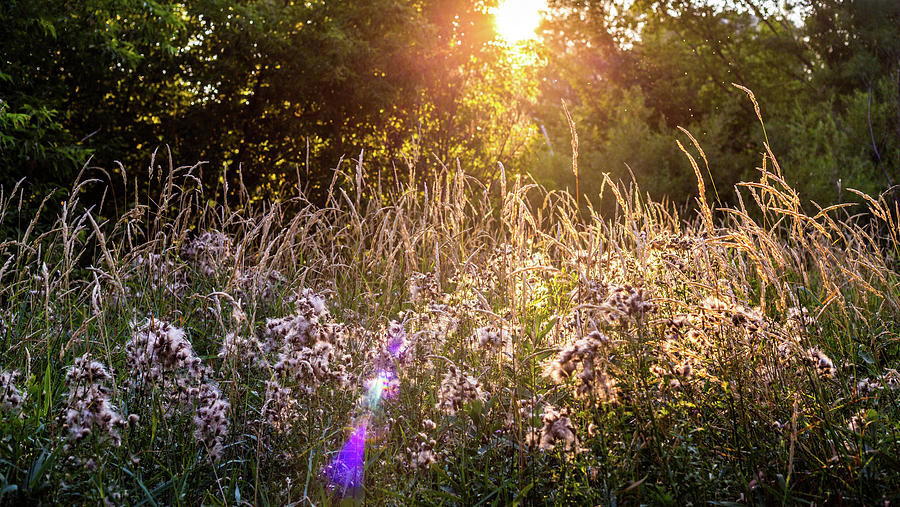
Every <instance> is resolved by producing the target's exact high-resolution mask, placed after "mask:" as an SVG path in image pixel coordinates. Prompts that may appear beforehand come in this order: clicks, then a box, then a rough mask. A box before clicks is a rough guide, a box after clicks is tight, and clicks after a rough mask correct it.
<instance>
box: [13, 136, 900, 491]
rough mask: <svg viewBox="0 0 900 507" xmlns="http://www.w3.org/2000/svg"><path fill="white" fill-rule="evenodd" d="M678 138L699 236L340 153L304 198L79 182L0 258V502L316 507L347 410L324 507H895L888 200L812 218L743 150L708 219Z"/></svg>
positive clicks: (770, 160) (897, 215)
mask: <svg viewBox="0 0 900 507" xmlns="http://www.w3.org/2000/svg"><path fill="white" fill-rule="evenodd" d="M692 141H694V140H693V138H692ZM693 144H694V148H695V150H697V151H696V153H697V155H699V157H697V156H695V155H692V154H691V152H690V150H688V149H686V148H683V149H684V150H685V153H686V154H688V156H689V157H691V162H692V164H693V165H694V167H695V170H696V174H697V177H698V179H699V188H700V191H701V192H700V194H699V199H698V207H697V210H698V211H697V214H696V215H695V216H679V214H678V213H677V212H676V211H675V210H674V209H673V208H672V207H671V206H667V205H664V204H661V203H657V202H652V201H650V200H649V199H648V198H646V197H645V196H643V195H642V194H641V193H640V191H639V189H638V188H635V187H625V186H622V185H618V184H616V183H615V182H612V181H607V184H606V185H605V187H604V194H603V195H600V196H594V198H593V204H592V202H591V200H588V201H587V202H585V201H582V202H581V204H580V205H579V204H578V202H577V201H578V199H577V198H576V196H573V195H570V194H567V193H565V192H559V191H547V190H545V189H543V188H541V187H540V186H538V185H536V184H533V183H530V182H529V181H528V179H527V178H524V177H522V176H521V175H509V174H506V173H505V172H501V176H500V180H499V182H495V184H492V185H489V186H486V185H484V184H482V183H481V182H479V181H477V180H476V179H473V178H470V177H468V176H466V175H465V174H463V173H462V172H455V171H444V172H442V173H440V174H435V175H433V177H431V178H430V180H429V182H428V184H427V185H415V184H413V183H404V182H402V181H394V182H392V183H391V184H390V185H388V184H385V183H383V182H382V180H381V179H380V178H379V177H378V173H377V172H374V171H372V170H371V168H367V167H366V166H365V164H364V163H363V162H362V161H361V160H360V161H359V162H358V163H357V165H356V167H355V168H354V170H353V171H352V172H351V173H350V174H343V173H340V172H336V173H335V179H334V182H333V184H332V185H331V188H330V189H329V192H328V197H327V200H326V204H325V205H324V206H316V205H313V204H312V202H311V201H310V200H309V199H307V198H306V196H305V195H304V193H303V191H302V190H301V189H298V190H297V192H296V195H295V196H293V197H286V198H285V199H284V200H282V201H275V202H263V203H259V202H251V200H250V199H249V196H248V194H247V192H246V191H241V192H238V195H239V196H240V197H239V198H237V199H236V200H234V201H229V200H227V199H225V200H222V199H219V200H218V202H216V200H214V199H211V198H210V196H208V195H207V194H205V192H207V191H208V189H204V188H202V186H201V185H200V184H199V179H198V178H197V177H196V172H197V171H198V169H199V166H194V167H175V166H174V165H173V164H172V163H171V161H170V162H169V164H168V167H165V169H162V168H159V166H157V165H156V164H155V163H154V165H153V166H152V167H151V170H150V171H149V173H148V178H149V180H150V181H149V183H146V182H145V184H147V185H148V187H147V188H156V189H158V192H157V193H156V194H155V195H152V196H151V195H149V193H148V192H147V191H142V190H141V189H140V188H139V186H138V184H137V183H136V182H135V180H134V179H132V180H130V181H128V180H127V179H126V181H125V182H124V188H126V189H127V192H126V194H127V195H126V196H124V197H123V196H116V198H126V199H127V200H128V201H129V202H130V203H131V204H130V205H129V206H128V209H127V211H126V212H124V213H122V214H121V215H120V216H118V217H115V218H104V217H101V216H99V215H98V214H97V213H96V212H95V211H94V209H93V208H87V209H85V207H83V206H81V205H80V203H79V189H80V188H82V187H85V186H88V185H102V183H101V182H99V181H94V180H87V181H79V182H76V184H75V186H74V187H73V190H72V191H71V192H70V193H69V198H68V200H67V201H65V202H63V203H62V204H61V212H60V213H59V216H58V217H56V221H55V224H54V226H53V227H52V228H49V230H39V229H38V228H37V227H36V224H37V223H39V220H41V218H40V217H39V216H38V217H35V218H34V220H33V221H32V222H31V224H28V225H27V226H25V227H18V228H16V229H15V230H17V231H19V232H17V235H16V236H15V237H7V238H3V241H2V243H0V263H2V268H0V301H2V329H0V340H2V347H0V349H2V353H0V373H2V376H0V397H2V398H0V405H2V408H0V414H2V426H0V428H2V429H0V480H2V484H0V488H2V490H0V495H2V497H0V501H2V502H5V503H9V504H13V503H20V502H45V503H65V504H70V503H76V504H77V503H91V504H95V503H100V502H106V503H112V504H134V505H145V504H149V505H156V504H199V503H203V504H240V503H250V504H254V505H268V504H276V505H283V504H307V503H311V504H327V503H332V502H339V501H340V500H341V495H340V493H341V492H340V491H335V490H334V488H330V487H329V484H328V481H327V480H326V478H325V475H324V474H323V471H324V470H325V469H326V468H327V466H328V464H329V462H330V461H331V460H332V459H333V457H334V456H335V455H336V453H337V452H338V450H339V449H340V447H341V445H342V444H343V442H344V440H345V439H346V438H347V437H348V436H349V435H350V433H351V431H353V429H352V426H351V425H352V424H354V421H358V420H359V419H360V417H364V416H365V414H367V413H370V414H371V420H370V424H369V426H368V430H369V437H368V439H367V450H366V461H365V483H364V487H363V488H362V490H360V491H357V492H355V493H354V494H353V495H351V496H350V497H349V498H348V499H347V498H345V499H344V501H345V502H346V501H365V502H366V503H370V504H407V503H424V504H437V503H447V504H464V505H470V504H482V503H486V504H509V503H531V504H545V503H548V504H573V503H574V504H585V505H588V504H590V505H593V504H613V503H615V504H620V503H626V504H632V503H656V504H683V503H685V502H687V501H692V502H695V503H696V502H700V501H714V502H720V503H728V502H746V503H760V504H772V503H779V502H786V503H794V502H802V503H817V504H818V503H824V502H848V503H875V502H879V503H880V502H883V501H885V500H891V499H897V498H898V496H900V475H898V473H897V470H900V462H898V460H900V453H898V450H900V440H898V430H900V428H898V421H900V417H898V416H900V413H898V394H900V390H898V389H897V387H898V385H900V375H898V373H897V371H896V368H897V366H898V345H897V340H898V338H897V336H898V335H897V333H898V324H897V322H898V313H900V306H898V305H900V300H898V297H900V290H898V275H897V271H896V262H897V259H898V255H900V250H898V247H900V240H898V231H900V227H898V225H900V224H898V220H900V210H898V208H897V204H896V201H893V200H890V199H888V198H887V197H886V196H867V195H860V197H861V198H862V202H863V203H864V207H865V210H864V212H862V213H858V214H855V215H850V210H854V212H856V211H859V209H860V206H858V205H857V206H850V205H842V206H832V207H830V208H827V209H818V208H815V207H811V205H810V206H808V205H806V204H804V202H803V198H802V196H799V195H797V193H796V192H794V190H792V189H791V188H790V187H789V186H788V185H787V184H786V183H785V181H784V177H783V173H782V169H781V168H780V167H779V165H778V163H777V160H776V158H775V156H774V155H773V154H772V153H771V152H769V151H768V149H767V148H766V151H765V154H764V155H763V156H762V158H761V165H760V167H759V168H758V172H759V179H758V180H755V181H748V182H744V183H741V184H740V185H738V195H739V196H740V201H739V203H738V205H737V206H734V207H728V208H720V209H713V208H711V207H710V205H709V203H708V201H707V195H706V192H705V187H704V184H703V171H701V169H700V166H699V163H698V162H697V160H698V159H699V160H701V161H702V162H705V156H703V153H702V150H700V146H699V144H697V143H696V141H694V143H693ZM713 169H714V168H713ZM705 170H706V171H707V172H708V171H709V170H710V168H708V167H707V168H705ZM122 174H124V171H123V172H122ZM582 177H584V175H582ZM410 181H411V182H412V181H415V178H414V177H411V178H410ZM111 188H112V187H111ZM116 188H120V189H121V188H123V187H122V186H118V187H116ZM222 193H223V194H224V195H229V193H228V192H227V190H226V191H224V192H222ZM22 195H23V191H22V189H21V188H16V189H7V190H6V192H5V193H4V195H3V197H2V199H0V220H3V219H4V217H6V216H7V215H8V213H9V212H10V211H11V210H14V209H17V208H18V207H20V206H21V202H22ZM604 199H613V200H615V202H616V203H617V205H616V212H615V213H614V214H613V215H609V216H601V215H599V214H598V213H596V212H593V211H591V210H593V209H594V208H593V207H592V206H593V205H594V204H599V201H598V200H604ZM579 208H581V210H580V211H579ZM585 208H586V209H587V210H588V211H584V210H585ZM182 331H183V333H184V334H183V335H182V334H181V332H182ZM392 343H393V344H399V345H400V346H401V347H402V350H403V353H402V354H393V355H386V353H385V350H387V349H388V348H390V347H391V345H390V344H392ZM385 365H387V366H385ZM384 367H390V368H392V371H395V372H396V378H394V379H392V380H391V383H390V385H389V386H387V387H386V389H387V390H388V392H389V394H390V396H385V399H384V401H383V402H382V403H381V405H380V406H379V407H378V408H377V409H376V410H372V407H368V408H367V403H371V400H369V401H368V402H367V401H366V400H365V398H364V397H363V399H362V400H361V397H360V395H361V394H362V393H364V392H365V386H366V382H367V381H369V380H370V379H371V378H372V377H373V375H375V374H376V372H377V369H378V368H384ZM367 411H368V412H367Z"/></svg>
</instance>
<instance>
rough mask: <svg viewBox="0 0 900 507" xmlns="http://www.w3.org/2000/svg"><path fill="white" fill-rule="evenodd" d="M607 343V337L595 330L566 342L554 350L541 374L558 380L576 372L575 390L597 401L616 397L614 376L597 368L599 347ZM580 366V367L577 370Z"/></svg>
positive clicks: (601, 347)
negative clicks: (576, 384) (550, 359)
mask: <svg viewBox="0 0 900 507" xmlns="http://www.w3.org/2000/svg"><path fill="white" fill-rule="evenodd" d="M608 344H609V338H608V337H607V336H606V335H604V334H602V333H600V332H598V331H595V332H592V333H591V334H589V335H588V336H586V337H584V338H581V339H580V340H577V341H575V342H574V343H571V344H569V345H568V346H566V347H565V348H564V349H563V350H561V351H560V352H559V354H557V356H556V359H554V360H553V361H551V362H550V363H549V364H548V365H547V366H546V367H545V368H544V375H546V376H548V377H550V378H551V380H553V381H554V382H556V383H557V384H561V383H563V382H564V381H565V379H567V378H569V377H570V376H572V374H573V373H575V372H576V371H577V373H575V378H577V379H578V381H579V383H578V386H577V388H576V394H577V395H578V396H582V397H588V396H595V397H596V399H597V400H598V401H613V400H614V399H615V397H616V392H617V390H616V387H615V380H613V379H612V378H611V377H609V376H608V375H607V374H606V372H605V371H603V370H599V369H598V366H599V365H600V364H601V361H602V358H601V357H600V351H601V350H602V349H603V348H604V347H606V346H607V345H608ZM579 370H580V371H579Z"/></svg>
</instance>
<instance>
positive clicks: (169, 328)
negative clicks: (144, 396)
mask: <svg viewBox="0 0 900 507" xmlns="http://www.w3.org/2000/svg"><path fill="white" fill-rule="evenodd" d="M125 353H126V364H127V365H128V368H129V369H130V370H131V373H132V374H133V375H134V378H135V379H136V380H138V381H139V382H141V383H157V382H159V381H161V380H163V374H164V373H166V372H178V371H186V372H187V374H188V375H189V376H190V377H194V378H199V377H200V376H201V374H202V367H201V364H200V358H199V357H197V355H196V354H195V353H194V348H193V347H192V346H191V343H190V342H189V341H187V339H186V338H185V334H184V330H183V329H180V328H177V327H175V326H173V325H172V324H169V323H168V322H166V321H163V320H156V319H147V321H146V322H144V323H143V324H141V325H139V326H135V329H134V334H133V335H132V337H131V339H130V340H129V341H128V343H126V344H125Z"/></svg>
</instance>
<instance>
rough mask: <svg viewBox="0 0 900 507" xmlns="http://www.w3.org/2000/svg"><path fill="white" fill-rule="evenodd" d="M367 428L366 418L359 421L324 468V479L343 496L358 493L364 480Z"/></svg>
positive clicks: (367, 419) (367, 421)
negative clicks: (342, 445)
mask: <svg viewBox="0 0 900 507" xmlns="http://www.w3.org/2000/svg"><path fill="white" fill-rule="evenodd" d="M368 426H369V418H368V417H364V418H363V419H362V420H361V421H359V423H357V426H356V429H354V430H353V433H352V434H351V435H350V438H348V439H347V442H346V443H345V444H344V447H342V448H341V450H340V452H339V453H338V455H337V457H335V458H334V460H332V461H331V463H330V464H329V465H328V466H327V467H326V468H325V477H327V478H328V480H329V481H330V482H331V486H332V487H333V488H335V489H337V490H339V492H340V493H341V494H343V495H346V494H348V493H355V492H356V491H358V490H359V489H360V488H361V487H362V485H363V482H364V480H365V471H366V467H365V462H366V430H367V429H368Z"/></svg>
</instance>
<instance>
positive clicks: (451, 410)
mask: <svg viewBox="0 0 900 507" xmlns="http://www.w3.org/2000/svg"><path fill="white" fill-rule="evenodd" d="M484 398H485V393H484V392H482V390H481V384H480V383H479V382H478V380H477V379H476V378H475V377H472V376H471V375H466V374H464V373H462V372H461V371H460V370H458V369H457V368H456V366H454V365H451V366H450V369H449V370H448V371H447V373H446V374H445V375H444V378H443V380H442V381H441V387H440V389H439V390H438V395H437V399H438V401H437V403H436V404H435V406H434V408H435V409H437V410H441V411H443V412H446V413H447V414H449V415H456V413H457V412H458V411H459V410H461V409H462V407H463V405H464V404H465V403H467V402H469V401H474V400H482V399H484Z"/></svg>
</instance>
